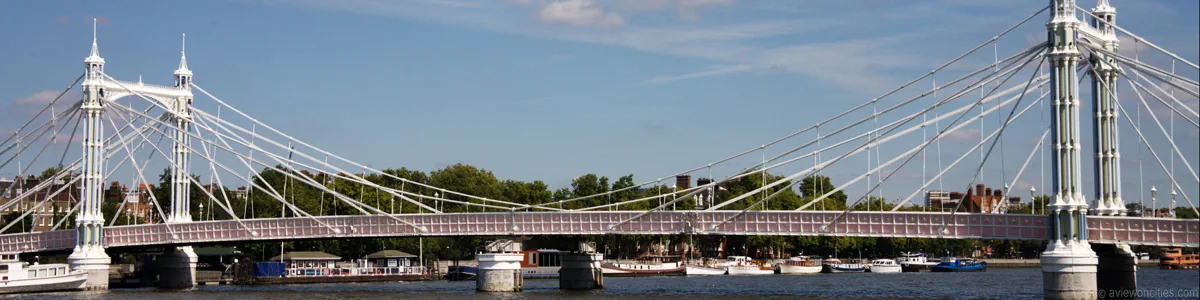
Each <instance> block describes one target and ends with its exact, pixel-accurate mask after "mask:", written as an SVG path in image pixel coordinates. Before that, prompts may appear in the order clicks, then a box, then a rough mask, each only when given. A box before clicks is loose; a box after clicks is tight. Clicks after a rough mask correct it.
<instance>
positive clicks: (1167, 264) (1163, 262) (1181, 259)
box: [1158, 248, 1200, 269]
mask: <svg viewBox="0 0 1200 300" xmlns="http://www.w3.org/2000/svg"><path fill="white" fill-rule="evenodd" d="M1158 267H1159V268H1161V269H1195V268H1200V254H1195V253H1193V254H1183V249H1180V248H1170V249H1167V250H1165V251H1163V253H1162V256H1161V257H1159V261H1158Z"/></svg>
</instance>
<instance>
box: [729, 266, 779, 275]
mask: <svg viewBox="0 0 1200 300" xmlns="http://www.w3.org/2000/svg"><path fill="white" fill-rule="evenodd" d="M727 271H728V273H729V275H771V274H775V269H769V270H763V269H762V268H759V267H729V269H728V270H727Z"/></svg>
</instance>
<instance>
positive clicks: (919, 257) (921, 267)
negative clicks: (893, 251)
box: [898, 253, 939, 272]
mask: <svg viewBox="0 0 1200 300" xmlns="http://www.w3.org/2000/svg"><path fill="white" fill-rule="evenodd" d="M898 260H899V261H900V270H901V271H903V272H929V270H930V269H932V268H933V266H936V265H937V264H938V262H939V261H938V260H936V259H933V260H931V259H927V258H926V257H925V253H901V255H900V258H899V259H898Z"/></svg>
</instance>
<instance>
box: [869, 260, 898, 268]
mask: <svg viewBox="0 0 1200 300" xmlns="http://www.w3.org/2000/svg"><path fill="white" fill-rule="evenodd" d="M871 265H872V266H895V265H896V261H895V260H891V259H876V260H872V261H871Z"/></svg>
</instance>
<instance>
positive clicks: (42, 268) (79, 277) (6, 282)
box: [0, 254, 87, 294]
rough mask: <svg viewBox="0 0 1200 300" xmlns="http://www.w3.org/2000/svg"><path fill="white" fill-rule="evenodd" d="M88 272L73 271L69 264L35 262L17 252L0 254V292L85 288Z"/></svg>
mask: <svg viewBox="0 0 1200 300" xmlns="http://www.w3.org/2000/svg"><path fill="white" fill-rule="evenodd" d="M85 282H87V272H85V271H74V272H72V271H71V267H70V266H68V265H67V264H44V265H40V264H33V265H29V264H28V263H25V262H21V261H19V260H17V255H16V254H0V294H8V293H32V292H50V291H69V290H79V289H83V284H84V283H85Z"/></svg>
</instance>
